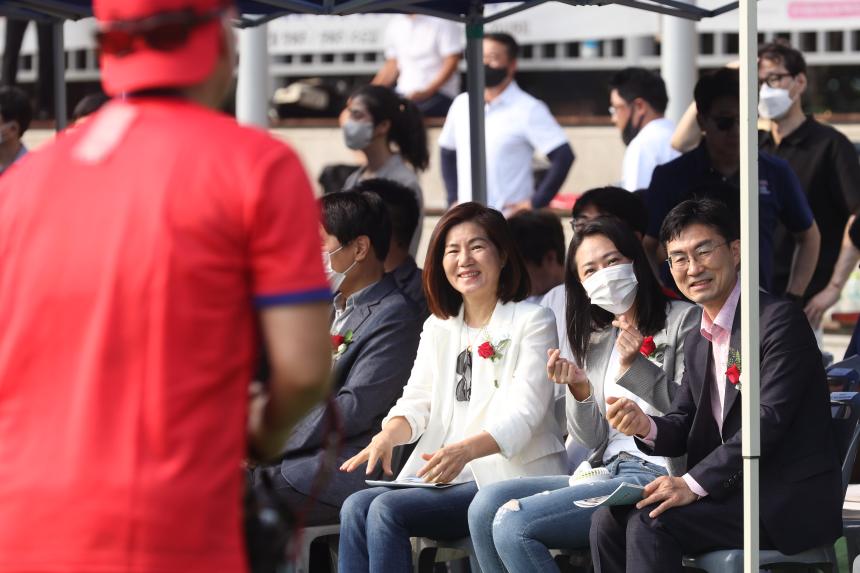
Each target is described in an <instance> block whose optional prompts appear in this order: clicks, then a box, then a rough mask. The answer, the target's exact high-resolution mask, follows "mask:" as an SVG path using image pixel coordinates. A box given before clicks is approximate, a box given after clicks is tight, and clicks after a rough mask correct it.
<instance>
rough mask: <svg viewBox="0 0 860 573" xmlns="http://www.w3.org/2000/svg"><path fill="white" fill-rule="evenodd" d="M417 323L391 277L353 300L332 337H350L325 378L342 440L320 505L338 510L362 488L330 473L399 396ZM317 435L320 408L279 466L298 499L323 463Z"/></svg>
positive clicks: (417, 313)
mask: <svg viewBox="0 0 860 573" xmlns="http://www.w3.org/2000/svg"><path fill="white" fill-rule="evenodd" d="M423 321H424V316H423V314H422V311H421V309H420V308H419V307H418V306H417V305H416V304H415V303H414V302H412V301H411V300H410V299H409V298H407V297H406V296H405V295H404V294H403V293H402V292H401V291H400V289H398V288H397V285H396V284H395V282H394V279H393V277H392V276H391V275H385V276H384V277H383V278H382V279H381V280H380V281H379V282H378V283H376V284H375V285H373V286H371V287H370V288H368V289H367V290H366V291H364V292H363V293H361V294H359V296H358V297H357V300H356V303H355V308H354V309H353V310H352V313H351V314H350V316H349V318H348V319H347V321H346V324H345V325H344V327H343V330H342V332H340V333H339V334H342V335H345V334H346V333H347V332H349V331H352V333H353V334H352V343H351V344H349V346H348V347H347V349H346V351H345V352H344V353H343V354H341V355H340V356H338V357H337V358H336V360H335V362H334V366H333V372H332V376H333V386H334V392H335V403H336V405H337V408H338V410H339V412H340V416H341V420H342V423H343V431H344V435H343V445H342V448H341V453H340V455H339V456H338V459H337V462H336V465H335V468H334V470H333V471H332V472H331V473H330V475H329V476H327V479H328V482H327V484H326V487H325V488H324V489H323V491H322V492H321V493H320V495H319V499H320V501H322V502H323V503H327V504H329V505H333V506H340V505H341V504H342V503H343V501H344V500H345V499H346V498H347V497H348V496H349V495H350V494H352V493H353V492H356V491H358V490H360V489H363V488H364V487H366V486H365V483H364V480H365V478H366V476H365V473H364V471H363V470H362V471H354V472H352V473H346V472H341V471H339V470H338V469H337V468H339V467H340V465H341V464H342V463H343V462H344V461H346V460H347V459H349V458H350V457H352V456H354V455H355V454H357V453H358V452H360V451H361V450H362V449H364V448H365V447H366V446H367V445H368V444H369V443H370V439H371V438H372V437H373V435H374V434H376V433H377V432H379V430H380V423H381V422H382V418H383V417H384V416H385V414H387V413H388V410H389V409H391V407H392V406H393V405H394V403H395V402H396V401H397V398H399V397H400V395H401V394H402V393H403V386H404V385H405V384H406V381H407V380H408V379H409V373H410V371H411V370H412V364H413V362H414V361H415V354H416V352H417V351H418V341H419V338H420V336H421V327H422V324H423ZM325 428H326V416H325V406H324V405H321V406H318V407H317V408H315V409H314V410H313V411H311V413H310V414H308V415H307V416H305V417H304V418H303V419H302V420H301V421H300V422H299V423H298V425H297V426H296V428H295V429H294V430H293V433H292V434H291V436H290V439H289V441H288V442H287V445H286V448H285V455H284V458H283V460H282V461H281V473H282V474H283V476H284V479H285V480H286V481H287V482H288V483H289V484H290V485H292V486H293V487H294V488H295V489H296V490H297V491H299V492H301V493H303V494H305V495H309V494H310V492H311V487H312V485H313V481H314V478H315V476H316V475H317V470H318V469H319V467H320V465H321V464H322V461H323V449H322V447H323V439H324V437H325V436H324V434H325Z"/></svg>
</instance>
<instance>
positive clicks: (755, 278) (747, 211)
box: [739, 0, 761, 573]
mask: <svg viewBox="0 0 860 573" xmlns="http://www.w3.org/2000/svg"><path fill="white" fill-rule="evenodd" d="M740 7H741V10H740V54H739V56H740V62H741V69H740V88H741V93H740V120H741V126H740V127H741V376H742V390H741V391H742V392H743V394H742V395H741V398H742V399H741V432H742V455H743V482H744V483H743V488H744V572H745V573H757V572H758V570H759V456H760V454H761V436H760V435H759V425H760V417H759V416H760V414H759V400H760V394H761V388H760V366H759V294H758V293H759V275H758V257H759V250H758V232H757V229H758V133H757V130H756V120H757V118H758V111H757V109H756V108H757V106H756V104H757V99H758V90H757V87H758V58H757V55H758V50H757V43H758V30H757V22H756V2H755V0H741V2H740Z"/></svg>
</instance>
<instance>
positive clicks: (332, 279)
mask: <svg viewBox="0 0 860 573" xmlns="http://www.w3.org/2000/svg"><path fill="white" fill-rule="evenodd" d="M341 249H343V245H341V246H339V247H338V248H336V249H335V250H333V251H332V252H328V251H323V252H322V258H323V269H325V276H326V278H327V279H328V284H329V286H330V287H331V292H337V291H338V290H339V289H340V285H342V284H343V281H345V280H346V273H348V272H349V271H351V270H352V267H354V266H355V265H357V264H358V261H353V262H352V264H351V265H349V268H347V269H346V270H345V271H343V272H342V273H340V272H338V271H336V270H334V269H333V268H331V256H332V255H333V254H335V253H337V252H338V251H340V250H341Z"/></svg>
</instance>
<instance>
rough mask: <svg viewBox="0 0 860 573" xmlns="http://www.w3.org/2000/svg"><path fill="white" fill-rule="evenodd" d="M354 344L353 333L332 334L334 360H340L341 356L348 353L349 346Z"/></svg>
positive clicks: (348, 331)
mask: <svg viewBox="0 0 860 573" xmlns="http://www.w3.org/2000/svg"><path fill="white" fill-rule="evenodd" d="M350 344H352V331H351V330H347V331H346V334H332V335H331V351H332V358H334V359H335V360H337V359H338V358H340V355H341V354H343V353H344V352H346V349H347V348H349V345H350Z"/></svg>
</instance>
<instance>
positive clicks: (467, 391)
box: [454, 348, 472, 402]
mask: <svg viewBox="0 0 860 573" xmlns="http://www.w3.org/2000/svg"><path fill="white" fill-rule="evenodd" d="M456 373H457V376H459V377H460V379H459V380H458V381H457V387H456V388H455V390H454V395H455V397H456V398H457V401H458V402H468V401H469V400H470V399H471V398H472V352H471V351H470V350H469V349H468V348H467V349H465V350H464V351H463V352H461V353H460V354H459V355H458V356H457V368H456Z"/></svg>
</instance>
